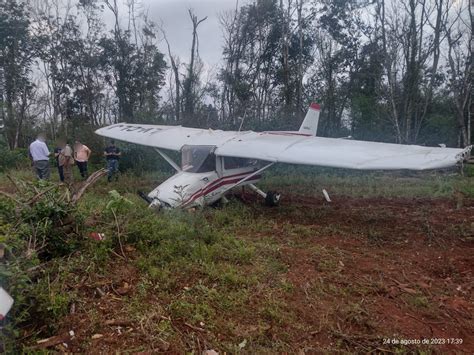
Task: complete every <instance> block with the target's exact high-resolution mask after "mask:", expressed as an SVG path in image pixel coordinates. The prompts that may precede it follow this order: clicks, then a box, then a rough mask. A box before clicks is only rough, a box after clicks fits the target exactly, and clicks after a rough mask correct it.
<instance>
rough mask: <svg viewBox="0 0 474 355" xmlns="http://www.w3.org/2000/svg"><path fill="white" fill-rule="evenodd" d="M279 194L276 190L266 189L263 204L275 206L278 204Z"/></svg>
mask: <svg viewBox="0 0 474 355" xmlns="http://www.w3.org/2000/svg"><path fill="white" fill-rule="evenodd" d="M280 197H281V195H280V194H279V193H278V192H276V191H268V192H267V197H265V204H266V205H267V206H270V207H275V206H278V205H279V204H280Z"/></svg>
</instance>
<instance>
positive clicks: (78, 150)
mask: <svg viewBox="0 0 474 355" xmlns="http://www.w3.org/2000/svg"><path fill="white" fill-rule="evenodd" d="M90 156H91V150H90V149H89V147H88V146H87V145H85V144H82V143H81V142H80V141H79V140H76V143H75V144H74V159H75V160H76V165H77V167H78V168H79V172H80V173H81V176H82V178H83V179H87V178H88V177H89V173H88V172H87V162H88V161H89V157H90Z"/></svg>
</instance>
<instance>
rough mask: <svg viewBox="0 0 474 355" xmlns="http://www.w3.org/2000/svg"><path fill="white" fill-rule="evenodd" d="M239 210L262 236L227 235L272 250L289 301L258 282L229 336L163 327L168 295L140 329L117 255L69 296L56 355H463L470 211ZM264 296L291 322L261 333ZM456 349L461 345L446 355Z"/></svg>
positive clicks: (179, 323)
mask: <svg viewBox="0 0 474 355" xmlns="http://www.w3.org/2000/svg"><path fill="white" fill-rule="evenodd" d="M247 203H248V204H249V208H252V209H253V214H254V216H255V218H265V219H266V220H267V221H268V223H269V224H271V225H272V228H271V229H269V230H265V231H262V232H259V233H246V230H245V226H242V227H241V228H240V230H239V233H237V234H239V235H240V236H239V238H242V239H243V240H245V241H248V242H254V241H258V240H262V239H268V240H269V241H271V242H272V243H274V244H276V245H277V247H278V248H277V250H278V258H279V260H280V261H281V262H282V263H283V264H285V265H286V270H285V271H284V272H282V273H280V274H279V275H278V280H277V281H285V282H286V284H288V289H282V288H277V287H274V284H275V282H276V281H275V280H274V279H269V280H267V281H265V280H263V281H262V285H257V286H256V287H254V288H253V289H252V292H253V294H252V295H251V296H250V301H249V302H248V303H247V304H246V306H245V307H244V309H242V310H241V312H240V314H239V315H238V316H236V315H235V314H231V315H228V316H226V315H225V314H224V315H221V316H222V317H223V319H224V320H227V321H228V322H233V323H235V324H237V326H236V327H235V329H234V330H233V331H229V330H221V329H215V328H213V329H206V327H205V326H199V325H193V324H189V323H188V322H186V321H185V320H183V319H173V318H172V317H171V316H170V314H167V313H166V312H165V311H164V309H165V308H166V305H167V303H169V302H170V301H171V300H172V299H173V297H179V295H178V294H176V295H169V298H167V299H165V298H161V299H158V298H156V297H154V296H153V295H152V294H151V295H148V296H147V297H146V298H145V299H146V301H145V302H144V304H143V305H141V306H142V307H144V308H145V309H147V310H149V315H150V316H149V317H147V318H146V320H145V319H144V320H143V321H140V320H137V319H133V317H131V315H130V308H129V305H128V304H127V302H128V300H129V299H130V297H131V296H133V295H134V294H136V293H137V292H139V290H138V284H139V280H140V275H139V272H138V270H137V269H136V268H135V267H133V266H132V263H131V262H130V260H133V258H134V253H135V252H134V251H133V250H132V251H129V252H126V254H127V257H128V258H129V260H128V261H127V260H124V259H122V258H119V257H117V258H116V259H115V262H114V263H113V264H111V265H109V266H108V267H107V270H108V274H107V275H108V276H107V277H106V278H93V279H90V278H89V279H84V280H81V282H79V283H78V284H76V285H74V286H71V287H73V288H74V289H76V290H79V295H80V300H79V301H78V303H77V304H76V305H75V309H74V312H73V313H72V314H70V315H69V316H68V317H66V318H65V319H63V320H62V322H61V324H60V332H59V334H67V333H68V332H69V331H70V330H72V329H73V330H74V332H75V333H74V337H72V339H68V340H67V341H65V342H64V343H66V344H67V346H68V348H67V350H72V351H89V352H94V353H95V352H113V351H118V350H122V351H124V350H127V351H142V350H154V351H159V352H160V351H161V352H181V351H183V350H191V349H194V350H196V351H202V350H203V349H206V348H214V349H216V350H220V349H219V342H220V341H224V342H226V343H229V342H234V343H235V344H239V343H240V342H241V340H242V339H243V337H244V338H246V339H249V342H251V341H252V339H258V341H259V342H261V344H263V345H262V347H266V348H267V349H271V348H272V344H276V343H278V342H280V343H284V344H286V345H285V346H287V348H289V349H294V350H305V351H310V352H311V351H317V350H329V351H330V350H335V349H338V350H348V351H363V352H368V351H374V350H378V351H387V352H391V351H399V350H400V349H402V350H403V349H405V350H409V351H411V350H414V349H419V348H424V349H429V350H431V351H434V352H438V353H454V352H462V353H473V352H474V339H473V336H472V334H474V322H473V318H472V314H473V304H472V300H473V286H474V283H473V278H472V276H473V275H472V273H473V271H474V244H473V240H474V239H473V236H474V200H472V199H471V200H469V199H464V200H463V201H461V202H460V201H458V200H451V199H428V198H423V199H421V198H413V199H411V198H393V199H388V198H348V197H336V198H334V199H333V202H332V203H329V204H328V203H326V202H323V201H321V200H315V199H311V198H304V197H299V196H288V197H286V198H285V199H284V200H283V201H282V204H281V206H280V207H279V208H274V209H269V208H266V207H263V206H261V204H260V201H257V200H251V201H249V202H247ZM256 234H258V235H256ZM190 283H191V281H190V280H186V282H185V283H184V282H183V285H181V286H182V287H185V286H186V285H189V284H190ZM265 283H267V284H265ZM181 286H180V287H181ZM180 287H178V288H180ZM268 290H271V292H272V295H271V296H272V297H274V298H276V299H279V300H280V301H281V302H280V303H279V304H280V306H281V308H282V312H283V314H291V315H292V316H291V317H290V319H287V320H285V319H283V320H281V321H269V320H268V318H267V317H266V316H264V315H262V314H261V307H262V306H263V305H264V303H265V302H266V300H267V299H268V297H267V296H268V295H266V294H265V292H267V291H268ZM231 317H234V319H231ZM226 318H228V319H226ZM163 322H165V323H166V324H167V325H168V326H169V327H170V328H171V329H173V331H174V333H175V338H173V340H172V341H162V340H160V336H159V335H160V334H159V330H157V329H163V327H162V328H160V327H158V325H159V324H163ZM221 322H223V321H222V320H221ZM151 323H153V324H151ZM222 324H223V326H224V323H222ZM239 324H240V326H239ZM257 335H258V336H257ZM262 337H264V338H265V339H267V343H265V342H262ZM234 338H235V339H234ZM384 339H390V340H392V339H397V340H399V341H403V340H407V341H408V340H410V341H418V340H420V341H421V340H422V339H427V340H426V341H428V344H423V345H407V346H405V345H393V344H389V343H387V342H384ZM435 339H439V340H435ZM457 339H462V344H449V343H450V342H458V343H459V342H460V340H457ZM433 342H437V343H441V344H438V345H435V344H431V343H433ZM244 345H245V344H244ZM59 346H63V345H59ZM246 346H247V348H248V347H249V345H246ZM64 350H65V349H64Z"/></svg>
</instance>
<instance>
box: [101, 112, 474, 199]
mask: <svg viewBox="0 0 474 355" xmlns="http://www.w3.org/2000/svg"><path fill="white" fill-rule="evenodd" d="M319 114H320V106H319V105H318V104H315V103H312V104H311V106H310V107H309V110H308V112H307V114H306V116H305V118H304V120H303V123H302V124H301V127H300V129H299V130H298V131H267V132H253V131H221V130H212V129H199V128H187V127H182V126H164V125H145V124H143V125H141V124H127V123H117V124H114V125H111V126H107V127H103V128H100V129H98V130H97V131H96V134H98V135H101V136H104V137H108V138H112V139H117V140H121V141H125V142H129V143H135V144H140V145H144V146H150V147H153V148H155V150H156V151H157V152H158V153H159V154H160V155H161V156H162V157H163V158H164V159H165V160H166V161H167V162H168V163H169V164H170V165H171V166H172V167H173V168H174V169H175V170H176V174H175V175H173V176H172V177H170V178H169V179H168V180H166V181H165V182H163V183H162V184H161V185H159V186H158V187H156V188H155V189H154V190H153V191H151V192H150V193H149V194H148V195H144V196H143V197H144V198H145V199H146V200H147V201H148V203H149V204H150V207H158V208H176V207H180V208H191V207H197V206H205V205H210V204H213V203H215V202H217V201H218V200H221V199H225V196H224V195H225V194H226V193H227V192H228V191H230V190H231V189H233V188H235V187H238V186H248V187H249V188H250V189H251V190H253V191H255V192H256V193H257V194H259V195H261V196H262V197H263V198H264V199H265V202H266V204H268V205H270V206H275V205H278V203H279V201H280V194H279V193H277V192H275V191H268V192H264V191H262V190H261V189H259V188H258V187H257V186H256V185H255V184H256V183H257V182H258V181H259V180H260V179H261V177H262V173H263V172H264V171H265V170H266V169H268V168H270V167H271V166H272V165H274V164H276V163H289V164H304V165H316V166H326V167H335V168H348V169H363V170H398V169H410V170H425V169H439V168H446V167H450V166H453V165H456V164H457V163H459V162H462V161H463V160H464V159H466V158H467V157H468V156H469V154H470V150H471V147H467V148H465V149H455V148H445V147H424V146H417V145H400V144H391V143H377V142H368V141H357V140H347V139H341V138H324V137H318V136H316V132H317V128H318V122H319ZM164 150H172V151H178V152H181V164H179V165H178V164H177V163H176V162H175V161H174V160H173V159H172V158H171V157H170V156H169V155H168V154H166V152H165V151H164Z"/></svg>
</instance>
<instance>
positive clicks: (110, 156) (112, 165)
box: [104, 140, 122, 182]
mask: <svg viewBox="0 0 474 355" xmlns="http://www.w3.org/2000/svg"><path fill="white" fill-rule="evenodd" d="M121 155H122V152H121V151H120V149H119V148H118V147H117V146H116V145H115V141H114V140H111V141H110V145H109V146H108V147H107V148H105V150H104V156H105V159H106V160H107V171H108V174H107V180H108V181H109V182H111V181H112V178H113V177H115V180H118V169H119V159H120V156H121Z"/></svg>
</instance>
